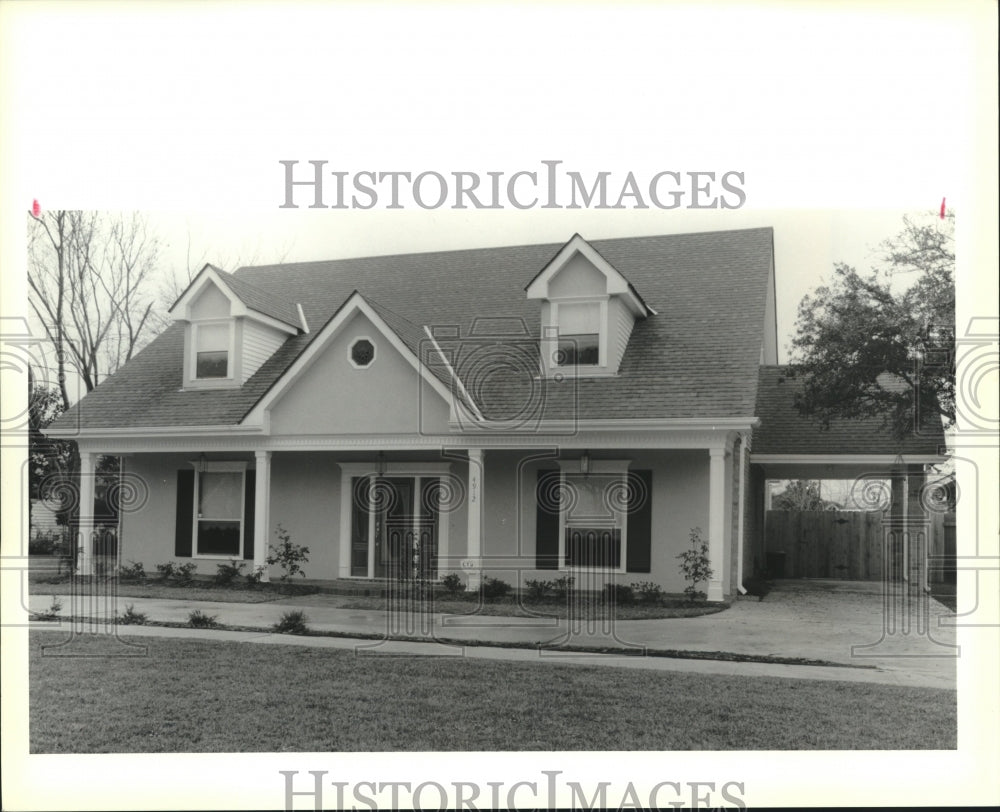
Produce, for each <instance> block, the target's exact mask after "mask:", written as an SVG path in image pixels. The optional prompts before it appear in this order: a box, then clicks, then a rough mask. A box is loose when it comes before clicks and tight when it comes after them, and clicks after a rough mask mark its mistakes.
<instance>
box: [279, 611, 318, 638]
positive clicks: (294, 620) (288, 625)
mask: <svg viewBox="0 0 1000 812" xmlns="http://www.w3.org/2000/svg"><path fill="white" fill-rule="evenodd" d="M308 620H309V618H307V617H306V613H305V612H302V611H300V610H294V611H291V612H285V614H283V615H282V616H281V620H279V621H278V622H277V623H275V624H274V625H273V626H272V627H271V628H272V629H274V630H275V631H276V632H278V633H279V634H305V633H306V632H308V631H309V627H308V626H307V625H306V622H307V621H308Z"/></svg>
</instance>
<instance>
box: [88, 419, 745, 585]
mask: <svg viewBox="0 0 1000 812" xmlns="http://www.w3.org/2000/svg"><path fill="white" fill-rule="evenodd" d="M684 439H685V442H684V443H683V444H682V443H680V442H678V441H677V438H676V437H675V438H674V442H673V445H674V446H678V445H681V446H682V447H672V448H655V449H650V448H648V447H642V438H641V437H640V438H636V439H634V440H633V441H632V446H633V447H626V448H611V447H607V446H604V447H599V446H595V447H592V448H563V449H558V448H551V447H550V448H544V449H540V448H520V449H518V448H509V447H491V448H456V449H441V448H440V447H438V448H436V449H430V448H427V447H426V446H425V447H424V448H412V449H407V450H403V449H399V448H396V449H393V448H386V450H384V451H372V450H357V449H330V448H327V449H308V450H298V449H292V448H288V447H284V448H282V447H277V448H268V449H254V448H247V444H246V443H244V444H241V445H242V446H243V447H242V448H239V447H233V448H231V450H220V449H219V448H218V446H219V445H220V444H218V443H210V442H206V443H205V445H206V446H208V447H207V448H206V449H204V450H197V449H192V448H190V446H189V445H188V447H187V448H183V449H178V448H163V449H161V450H155V451H153V450H150V451H132V452H131V453H127V454H125V455H124V462H123V475H122V483H123V488H122V490H123V492H124V491H126V490H127V491H128V492H129V493H130V494H132V496H134V498H132V499H131V501H130V502H128V503H127V504H123V505H122V509H121V516H120V526H119V542H120V543H119V545H118V550H117V556H118V562H119V563H123V564H124V563H126V562H130V561H141V562H143V563H144V565H145V566H146V569H147V570H148V571H153V567H154V566H155V565H157V564H162V563H164V562H168V561H176V562H183V563H190V564H193V565H194V568H195V572H196V573H197V574H199V575H213V574H214V573H215V570H216V568H217V566H218V565H219V564H224V563H227V562H229V561H231V560H233V559H237V560H240V561H243V562H245V564H246V565H247V568H248V571H251V572H252V571H254V570H259V571H260V572H261V573H262V576H263V579H264V580H269V579H271V578H273V577H276V575H278V574H280V573H279V570H278V569H277V568H276V567H275V566H273V565H268V563H267V557H268V549H269V546H270V545H272V544H274V543H275V542H276V539H277V536H276V533H277V532H278V530H279V528H280V529H281V531H282V532H284V533H287V534H288V537H289V539H290V542H291V543H292V544H296V545H304V546H306V547H308V548H309V558H308V562H307V563H306V564H305V565H304V571H305V575H306V577H307V578H308V579H309V580H319V581H325V582H331V581H333V582H336V583H338V584H340V583H343V584H351V583H357V584H358V588H359V589H367V588H373V587H371V586H370V585H371V584H375V583H379V582H380V581H383V580H384V581H398V580H409V579H414V578H418V579H422V580H430V581H440V580H441V579H442V578H443V577H444V576H446V575H449V574H457V575H459V576H460V577H461V578H462V580H463V582H464V583H465V585H466V586H467V588H470V589H477V588H478V587H479V585H480V583H481V582H482V580H483V579H484V578H487V577H488V578H497V579H500V580H503V581H505V582H507V583H509V584H510V585H511V586H512V587H514V588H520V587H523V586H524V584H525V582H526V581H529V580H533V579H534V580H545V581H549V580H558V579H561V578H573V579H574V580H575V582H576V585H577V588H582V589H591V588H592V589H596V590H599V589H600V588H602V586H603V585H604V584H606V583H619V584H625V585H628V584H630V583H636V582H640V583H642V582H654V583H657V584H659V585H660V586H661V587H662V588H663V590H664V591H665V592H667V593H680V592H682V591H683V589H684V586H685V582H684V581H683V577H682V575H681V574H680V572H679V568H678V561H677V556H678V555H679V553H680V552H681V551H682V550H684V549H686V548H687V547H688V537H689V533H690V531H691V529H692V528H700V529H701V531H702V534H703V535H704V536H706V537H707V538H708V540H709V555H710V559H711V561H712V568H713V577H712V580H711V581H710V582H709V583H708V584H707V585H705V584H703V585H702V587H701V588H702V589H703V590H704V591H706V592H707V593H708V596H709V599H710V600H722V599H723V598H724V597H725V596H726V595H731V594H733V592H734V591H735V586H736V583H737V581H736V578H737V575H736V570H735V568H734V562H737V561H739V560H740V554H739V544H740V537H739V534H740V532H741V531H742V524H741V523H740V522H738V521H737V517H738V516H739V515H741V513H740V512H739V504H740V499H741V498H743V488H741V487H740V483H739V477H738V471H739V468H738V467H737V464H736V459H737V457H738V455H736V456H734V450H733V445H732V439H733V438H732V437H727V435H718V436H716V437H710V438H706V437H705V436H704V435H703V436H701V437H700V438H698V439H697V440H693V439H692V438H691V437H686V438H684ZM706 439H708V440H714V442H715V443H716V445H715V447H712V448H706V447H705V445H708V444H709V443H706ZM727 440H728V442H727ZM695 444H700V445H701V446H702V447H700V448H697V447H690V446H693V445H695ZM111 445H112V447H111V448H110V449H108V451H109V452H111V453H113V452H118V453H119V454H121V451H122V449H118V448H114V445H113V444H111ZM165 445H166V444H165ZM232 445H233V446H237V444H236V443H233V444H232ZM212 446H214V448H213V447H212ZM102 450H103V449H102ZM97 456H98V451H97V449H96V448H91V449H89V450H84V451H83V452H82V453H81V463H82V465H83V466H84V475H83V477H82V480H81V481H82V483H83V485H84V488H85V487H86V485H87V483H88V482H92V478H91V477H89V476H88V475H87V472H88V471H90V472H92V471H93V470H94V466H95V465H96V461H97ZM126 486H127V487H126ZM81 504H83V505H86V504H88V501H87V494H86V493H85V492H84V493H82V500H81ZM93 529H94V525H93V517H92V516H87V515H81V519H80V538H92V537H93ZM81 548H82V549H81V550H80V571H81V573H83V574H89V573H92V572H93V571H94V548H93V547H92V546H91V545H81ZM362 585H367V586H362Z"/></svg>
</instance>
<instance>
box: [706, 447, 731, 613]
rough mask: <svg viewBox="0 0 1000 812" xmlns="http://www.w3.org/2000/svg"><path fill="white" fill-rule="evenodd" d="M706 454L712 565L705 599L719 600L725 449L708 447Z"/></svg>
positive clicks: (723, 521)
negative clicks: (707, 461)
mask: <svg viewBox="0 0 1000 812" xmlns="http://www.w3.org/2000/svg"><path fill="white" fill-rule="evenodd" d="M708 454H709V467H708V558H709V561H710V564H709V566H711V568H712V577H711V578H710V579H709V581H708V600H710V601H721V600H722V598H723V592H722V578H723V575H724V574H725V573H724V570H725V553H724V550H723V545H724V544H725V540H726V515H727V511H726V449H725V448H724V447H723V448H710V449H709V450H708Z"/></svg>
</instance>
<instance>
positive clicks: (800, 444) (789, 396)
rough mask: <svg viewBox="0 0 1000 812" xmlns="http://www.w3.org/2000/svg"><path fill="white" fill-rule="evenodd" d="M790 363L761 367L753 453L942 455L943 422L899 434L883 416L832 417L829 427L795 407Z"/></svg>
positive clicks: (796, 383) (795, 386) (796, 387)
mask: <svg viewBox="0 0 1000 812" xmlns="http://www.w3.org/2000/svg"><path fill="white" fill-rule="evenodd" d="M788 373H789V369H788V367H784V366H764V367H761V368H760V375H759V380H758V385H757V409H756V415H757V417H759V418H760V427H759V428H758V429H756V430H755V431H754V435H753V454H754V455H755V456H756V455H762V454H767V455H783V456H792V455H803V456H804V455H815V456H817V457H824V458H827V459H829V458H836V457H838V456H844V457H847V456H873V455H886V456H896V455H904V456H907V457H911V456H919V457H938V456H941V448H942V446H943V445H944V442H945V440H944V431H943V429H942V427H941V423H940V421H935V422H934V424H933V425H931V426H928V427H926V428H924V429H922V430H921V431H920V432H919V433H917V432H911V433H910V434H908V435H906V436H905V437H903V438H897V437H895V436H894V435H893V433H892V431H891V430H890V429H889V428H888V427H887V426H884V425H883V423H882V420H881V419H880V418H878V417H869V418H853V419H850V420H847V419H840V420H832V421H830V426H829V428H823V426H822V425H821V424H820V423H819V422H818V421H817V420H813V419H811V418H809V417H804V416H803V415H801V414H799V412H798V410H797V409H796V408H795V394H796V392H798V391H799V390H800V388H801V380H797V379H795V378H792V377H790V376H789V374H788Z"/></svg>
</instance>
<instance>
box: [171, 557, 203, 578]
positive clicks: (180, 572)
mask: <svg viewBox="0 0 1000 812" xmlns="http://www.w3.org/2000/svg"><path fill="white" fill-rule="evenodd" d="M196 569H198V565H197V564H195V563H194V561H188V562H187V564H178V565H177V566H175V567H174V578H175V579H176V580H177V582H178V583H181V584H186V583H187V582H188V581H190V580H191V578H192V577H193V576H194V571H195V570H196Z"/></svg>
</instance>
